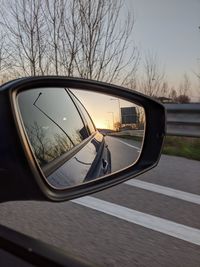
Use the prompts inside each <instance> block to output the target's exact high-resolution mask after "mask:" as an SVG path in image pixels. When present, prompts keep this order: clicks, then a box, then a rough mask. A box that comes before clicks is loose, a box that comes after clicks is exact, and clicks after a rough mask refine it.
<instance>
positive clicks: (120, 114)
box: [110, 98, 121, 122]
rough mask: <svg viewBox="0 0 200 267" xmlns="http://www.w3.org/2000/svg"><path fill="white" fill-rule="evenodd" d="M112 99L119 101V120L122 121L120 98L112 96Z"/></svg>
mask: <svg viewBox="0 0 200 267" xmlns="http://www.w3.org/2000/svg"><path fill="white" fill-rule="evenodd" d="M110 100H111V101H117V102H118V108H119V122H121V108H120V100H119V98H117V99H116V98H110Z"/></svg>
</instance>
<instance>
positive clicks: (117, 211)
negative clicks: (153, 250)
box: [72, 196, 200, 246]
mask: <svg viewBox="0 0 200 267" xmlns="http://www.w3.org/2000/svg"><path fill="white" fill-rule="evenodd" d="M72 202H73V203H76V204H79V205H82V206H85V207H88V208H91V209H93V210H97V211H100V212H103V213H105V214H108V215H111V216H114V217H117V218H119V219H122V220H124V221H127V222H130V223H134V224H137V225H140V226H143V227H145V228H148V229H151V230H154V231H157V232H160V233H163V234H166V235H169V236H172V237H175V238H178V239H181V240H184V241H187V242H190V243H192V244H195V245H199V246H200V230H199V229H196V228H192V227H189V226H185V225H183V224H178V223H175V222H172V221H169V220H166V219H162V218H159V217H156V216H153V215H149V214H146V213H143V212H139V211H136V210H132V209H129V208H126V207H123V206H120V205H117V204H114V203H110V202H107V201H104V200H100V199H97V198H94V197H90V196H86V197H82V198H78V199H74V200H72Z"/></svg>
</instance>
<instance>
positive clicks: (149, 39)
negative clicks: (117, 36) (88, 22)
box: [125, 0, 200, 100]
mask: <svg viewBox="0 0 200 267" xmlns="http://www.w3.org/2000/svg"><path fill="white" fill-rule="evenodd" d="M125 6H126V7H127V8H128V10H129V11H130V12H131V13H133V14H134V18H135V25H134V30H133V33H132V34H133V39H134V41H135V43H136V45H137V46H138V47H139V49H140V51H141V53H142V58H144V55H145V54H146V53H148V52H150V53H153V54H156V55H157V57H158V61H159V64H160V66H163V68H164V70H165V73H166V75H167V79H168V81H169V82H170V84H172V85H173V84H174V85H175V86H178V85H179V83H180V80H181V79H182V76H183V74H184V73H185V72H186V73H187V74H188V75H189V76H190V79H191V81H192V85H193V91H192V96H193V98H196V99H197V100H198V98H197V97H199V95H200V85H199V83H198V80H197V79H196V77H195V75H194V72H195V71H196V72H197V71H198V70H199V71H200V29H199V26H200V0H125Z"/></svg>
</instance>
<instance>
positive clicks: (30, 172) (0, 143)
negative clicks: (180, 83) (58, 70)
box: [0, 76, 166, 201]
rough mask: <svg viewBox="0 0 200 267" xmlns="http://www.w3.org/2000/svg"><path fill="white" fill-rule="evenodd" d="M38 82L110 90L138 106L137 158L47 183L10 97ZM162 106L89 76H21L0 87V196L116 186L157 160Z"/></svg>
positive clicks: (58, 196)
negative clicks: (106, 170) (62, 184)
mask: <svg viewBox="0 0 200 267" xmlns="http://www.w3.org/2000/svg"><path fill="white" fill-rule="evenodd" d="M37 87H38V88H39V87H40V88H42V87H70V88H76V89H84V90H88V91H90V90H91V91H95V92H100V93H105V94H112V95H113V96H116V97H121V98H123V99H125V100H128V101H133V102H135V103H136V104H139V105H141V106H143V108H144V110H145V116H146V129H145V137H144V142H143V147H142V151H141V154H140V157H139V159H138V160H137V162H136V163H135V164H134V166H130V167H128V168H127V169H125V170H122V171H119V172H117V173H113V174H111V175H107V176H105V177H104V178H99V179H97V180H95V181H90V182H89V183H84V184H81V185H78V186H75V187H71V188H67V189H64V190H61V189H59V190H58V189H55V188H53V187H51V186H50V185H49V184H48V183H47V182H46V180H45V179H44V177H43V176H42V175H41V172H40V170H39V169H38V165H37V164H36V161H35V158H34V156H33V155H32V152H31V150H30V148H29V145H28V143H27V140H26V138H25V135H24V131H23V128H22V125H21V123H20V119H19V113H18V109H17V104H16V96H17V94H18V93H19V92H20V91H23V90H27V89H32V88H37ZM165 116H166V114H165V108H164V106H163V105H162V104H161V103H159V102H158V101H155V100H154V99H152V98H150V97H147V96H145V95H143V94H141V93H138V92H136V91H133V90H130V89H125V88H123V87H120V86H116V85H112V84H108V83H104V82H97V81H93V80H87V79H81V78H72V77H67V78H66V77H59V76H43V77H42V76H41V77H28V78H21V79H17V80H14V81H11V82H8V83H6V84H4V85H3V86H1V87H0V122H1V131H0V151H1V153H0V155H1V156H0V183H1V184H0V188H1V190H0V201H9V200H52V201H64V200H69V199H73V198H77V197H81V196H84V195H87V194H91V193H95V192H97V191H100V190H103V189H105V188H109V187H111V186H113V185H117V184H119V183H121V182H124V181H126V180H129V179H131V178H134V177H135V176H137V175H139V174H142V173H144V172H146V171H148V170H150V169H151V168H153V167H155V166H156V165H157V163H158V161H159V158H160V154H161V150H162V145H163V140H164V136H165V132H166V126H165Z"/></svg>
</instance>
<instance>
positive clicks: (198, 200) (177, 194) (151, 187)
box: [125, 179, 200, 205]
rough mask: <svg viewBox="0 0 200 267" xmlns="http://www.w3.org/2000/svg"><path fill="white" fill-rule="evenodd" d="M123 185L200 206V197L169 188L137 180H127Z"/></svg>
mask: <svg viewBox="0 0 200 267" xmlns="http://www.w3.org/2000/svg"><path fill="white" fill-rule="evenodd" d="M125 184H127V185H131V186H135V187H138V188H141V189H145V190H148V191H152V192H155V193H159V194H163V195H166V196H169V197H174V198H178V199H181V200H185V201H188V202H191V203H194V204H198V205H200V196H199V195H196V194H192V193H187V192H184V191H180V190H176V189H172V188H170V187H165V186H161V185H157V184H152V183H148V182H144V181H141V180H137V179H133V180H129V181H127V182H125Z"/></svg>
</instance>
